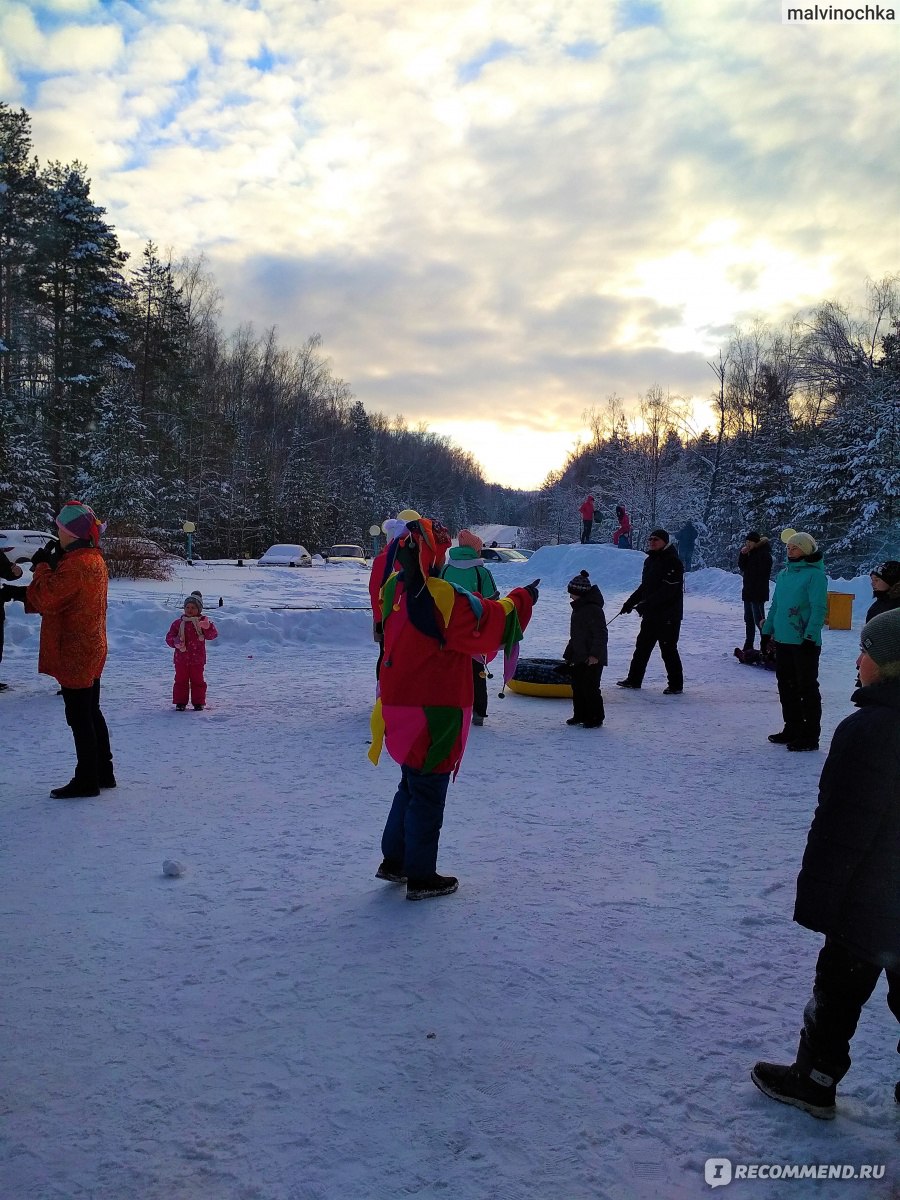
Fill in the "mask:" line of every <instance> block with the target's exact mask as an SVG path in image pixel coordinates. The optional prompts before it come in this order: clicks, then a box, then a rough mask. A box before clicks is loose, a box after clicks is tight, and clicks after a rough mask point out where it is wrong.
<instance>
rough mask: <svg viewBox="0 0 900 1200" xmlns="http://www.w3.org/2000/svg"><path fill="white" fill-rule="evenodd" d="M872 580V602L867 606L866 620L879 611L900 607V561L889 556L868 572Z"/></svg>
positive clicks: (888, 610) (889, 610)
mask: <svg viewBox="0 0 900 1200" xmlns="http://www.w3.org/2000/svg"><path fill="white" fill-rule="evenodd" d="M869 578H870V579H871V580H872V599H873V601H874V603H873V604H871V605H870V606H869V611H868V612H867V613H866V620H867V621H871V620H872V618H873V617H877V616H878V615H879V613H883V612H891V610H892V609H895V608H900V562H897V561H896V559H893V558H889V559H888V561H887V562H884V563H882V564H881V566H880V567H876V568H875V570H874V571H871V572H870V573H869Z"/></svg>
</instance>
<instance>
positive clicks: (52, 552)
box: [31, 538, 63, 571]
mask: <svg viewBox="0 0 900 1200" xmlns="http://www.w3.org/2000/svg"><path fill="white" fill-rule="evenodd" d="M62 553H63V548H62V545H61V544H60V542H59V541H58V539H57V538H51V539H50V540H49V541H48V542H47V543H46V545H44V546H41V547H40V549H38V550H35V552H34V554H32V556H31V565H32V566H33V567H36V566H37V565H38V563H46V564H47V566H48V567H49V568H50V570H51V571H55V570H56V568H57V566H58V565H59V560H60V559H61V558H62Z"/></svg>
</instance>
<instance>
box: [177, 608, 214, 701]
mask: <svg viewBox="0 0 900 1200" xmlns="http://www.w3.org/2000/svg"><path fill="white" fill-rule="evenodd" d="M218 636H219V631H218V629H216V627H215V625H213V623H212V621H211V620H210V619H209V617H207V616H204V614H203V597H202V596H201V594H200V593H199V592H191V594H190V595H189V596H188V597H187V598H186V599H185V602H184V615H183V616H181V617H177V618H176V619H175V620H174V621H173V622H172V624H171V625H170V626H169V632H168V633H167V634H166V644H167V645H168V646H171V647H172V649H173V650H174V651H175V654H174V656H173V659H174V663H175V683H174V684H173V685H172V703H173V704H174V705H175V708H176V709H177V710H178V712H184V710H185V709H186V708H187V706H188V701H190V702H191V704H193V706H194V708H195V709H196V710H197V712H200V711H202V709H203V708H204V707H205V705H206V679H205V677H204V673H203V671H204V667H205V666H206V643H207V642H211V641H212V640H213V638H217V637H218Z"/></svg>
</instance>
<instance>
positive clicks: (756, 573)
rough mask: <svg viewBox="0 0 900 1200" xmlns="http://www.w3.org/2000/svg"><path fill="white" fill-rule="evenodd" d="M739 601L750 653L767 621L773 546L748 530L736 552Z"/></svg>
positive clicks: (753, 530) (745, 645)
mask: <svg viewBox="0 0 900 1200" xmlns="http://www.w3.org/2000/svg"><path fill="white" fill-rule="evenodd" d="M737 565H738V570H739V571H740V573H741V580H742V583H741V599H742V600H743V602H744V650H745V651H747V650H752V649H753V643H754V641H755V640H756V633H757V630H759V629H760V628H761V626H762V623H763V621H764V620H765V619H766V602H767V601H768V599H769V581H770V579H771V578H772V544H771V542H770V541H769V539H768V538H767V537H763V536H762V535H761V534H759V533H757V531H756V530H755V529H751V530H750V532H749V533H748V534H747V537H746V539H745V541H744V544H743V546H741V548H740V551H739V552H738V558H737Z"/></svg>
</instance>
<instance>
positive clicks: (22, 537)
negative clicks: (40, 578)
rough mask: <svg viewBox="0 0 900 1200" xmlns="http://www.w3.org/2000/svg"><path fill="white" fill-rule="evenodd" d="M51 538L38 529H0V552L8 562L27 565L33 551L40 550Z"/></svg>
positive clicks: (50, 535) (49, 534) (50, 534)
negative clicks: (0, 551)
mask: <svg viewBox="0 0 900 1200" xmlns="http://www.w3.org/2000/svg"><path fill="white" fill-rule="evenodd" d="M53 536H54V535H53V534H52V533H41V531H40V530H39V529H0V550H2V551H3V553H4V554H5V555H6V557H7V558H8V559H9V561H10V562H14V563H29V562H31V556H32V554H34V552H35V550H40V548H41V546H45V545H46V544H47V542H49V541H50V539H51V538H52V537H53Z"/></svg>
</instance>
